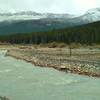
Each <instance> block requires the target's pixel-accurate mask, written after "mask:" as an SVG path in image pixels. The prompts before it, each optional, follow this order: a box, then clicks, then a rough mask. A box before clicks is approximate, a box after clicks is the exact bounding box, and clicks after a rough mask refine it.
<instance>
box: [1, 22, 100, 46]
mask: <svg viewBox="0 0 100 100" xmlns="http://www.w3.org/2000/svg"><path fill="white" fill-rule="evenodd" d="M0 41H1V42H8V43H12V44H13V43H16V44H19V43H22V44H41V43H42V44H45V43H51V42H53V43H52V47H56V46H57V44H56V42H58V43H66V44H72V43H75V44H87V45H88V44H89V45H92V44H99V43H100V22H95V23H90V24H87V25H83V26H77V27H73V28H65V29H59V30H52V31H48V32H33V33H30V34H27V33H25V34H12V35H6V36H0Z"/></svg>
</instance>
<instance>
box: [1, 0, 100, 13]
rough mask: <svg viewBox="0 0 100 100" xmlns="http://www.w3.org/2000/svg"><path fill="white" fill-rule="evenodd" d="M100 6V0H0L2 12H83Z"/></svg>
mask: <svg viewBox="0 0 100 100" xmlns="http://www.w3.org/2000/svg"><path fill="white" fill-rule="evenodd" d="M97 7H100V0H0V12H1V11H2V12H4V11H7V12H9V11H12V12H15V11H23V10H25V11H28V10H31V11H36V12H41V13H44V12H50V13H69V14H83V13H84V12H86V11H87V10H88V9H91V8H97Z"/></svg>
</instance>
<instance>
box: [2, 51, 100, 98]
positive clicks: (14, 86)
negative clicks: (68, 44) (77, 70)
mask: <svg viewBox="0 0 100 100" xmlns="http://www.w3.org/2000/svg"><path fill="white" fill-rule="evenodd" d="M5 52H6V51H2V50H1V51H0V96H6V97H8V98H9V99H10V100H100V79H99V78H93V77H88V76H81V75H76V74H70V73H69V74H67V73H64V72H59V71H57V70H55V69H52V68H41V67H38V66H34V65H32V64H30V63H27V62H25V61H22V60H17V59H14V58H12V57H5Z"/></svg>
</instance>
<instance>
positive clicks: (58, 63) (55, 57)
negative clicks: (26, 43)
mask: <svg viewBox="0 0 100 100" xmlns="http://www.w3.org/2000/svg"><path fill="white" fill-rule="evenodd" d="M59 50H60V49H53V48H51V49H50V48H49V49H47V48H39V49H35V48H34V49H31V48H26V49H25V48H24V49H19V48H17V49H10V50H8V52H7V54H6V56H12V57H14V58H16V59H21V60H25V61H27V62H30V63H32V64H34V65H36V66H40V67H49V68H55V69H57V70H59V71H64V72H71V73H76V74H80V75H87V76H92V77H100V68H99V67H96V66H95V65H96V64H99V63H98V62H97V63H93V61H91V62H90V61H87V62H86V61H84V60H83V59H82V60H79V59H78V58H75V57H73V58H69V57H66V56H65V54H63V53H65V52H63V51H62V53H61V51H59ZM59 52H60V53H61V55H59ZM91 58H92V57H91ZM92 63H93V64H94V65H93V64H92ZM98 66H99V65H98Z"/></svg>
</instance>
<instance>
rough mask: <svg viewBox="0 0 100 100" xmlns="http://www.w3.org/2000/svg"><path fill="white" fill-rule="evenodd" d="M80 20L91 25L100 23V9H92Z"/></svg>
mask: <svg viewBox="0 0 100 100" xmlns="http://www.w3.org/2000/svg"><path fill="white" fill-rule="evenodd" d="M80 18H81V19H82V20H86V21H87V22H89V23H91V22H95V21H100V8H94V9H90V10H88V11H87V12H86V13H85V14H84V15H83V16H80Z"/></svg>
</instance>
